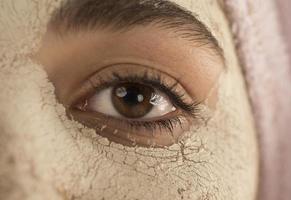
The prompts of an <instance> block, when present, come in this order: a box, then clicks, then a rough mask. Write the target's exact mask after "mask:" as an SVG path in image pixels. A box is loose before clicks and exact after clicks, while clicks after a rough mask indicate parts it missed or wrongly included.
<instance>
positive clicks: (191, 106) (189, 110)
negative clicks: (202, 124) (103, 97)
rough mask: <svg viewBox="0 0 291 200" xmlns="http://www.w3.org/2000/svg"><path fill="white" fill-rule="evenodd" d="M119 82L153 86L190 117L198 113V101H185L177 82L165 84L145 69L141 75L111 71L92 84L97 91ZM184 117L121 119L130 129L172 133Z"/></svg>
mask: <svg viewBox="0 0 291 200" xmlns="http://www.w3.org/2000/svg"><path fill="white" fill-rule="evenodd" d="M121 82H127V83H128V82H129V83H140V84H146V85H149V86H151V87H154V88H155V89H158V90H160V91H161V92H164V93H165V94H166V95H167V96H168V97H169V99H170V101H171V103H172V104H173V105H174V106H176V107H179V108H180V109H182V110H183V111H184V112H185V113H186V114H187V115H189V116H190V117H191V118H193V119H196V118H197V117H198V115H199V109H198V107H199V105H200V102H196V101H195V100H194V101H193V102H192V103H186V102H185V100H184V96H185V93H183V92H179V91H177V85H178V82H176V83H174V84H172V85H167V84H166V83H165V82H164V81H163V80H162V77H161V75H159V74H156V75H149V74H148V73H147V72H146V71H145V72H144V74H143V75H137V74H135V75H126V76H121V75H120V74H118V73H117V72H112V73H111V75H110V76H109V77H107V78H106V80H104V79H103V78H101V77H99V83H98V85H97V86H95V85H94V84H93V83H92V85H94V89H95V91H96V92H98V91H100V90H102V89H105V88H108V87H112V86H114V85H116V84H118V83H121ZM184 119H185V116H184V115H183V114H180V115H177V116H174V117H171V118H167V119H160V120H155V121H141V120H140V121H138V120H136V121H132V120H123V121H122V122H125V123H127V124H128V126H129V127H130V129H131V130H139V129H140V128H144V129H146V130H148V131H151V132H152V133H154V132H155V131H156V130H157V129H159V130H163V129H166V130H167V131H169V132H170V133H172V132H173V130H174V127H175V126H176V125H179V126H182V122H183V120H184Z"/></svg>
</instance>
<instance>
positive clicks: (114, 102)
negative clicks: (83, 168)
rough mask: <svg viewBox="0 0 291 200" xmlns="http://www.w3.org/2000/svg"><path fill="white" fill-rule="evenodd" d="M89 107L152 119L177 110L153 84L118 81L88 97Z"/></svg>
mask: <svg viewBox="0 0 291 200" xmlns="http://www.w3.org/2000/svg"><path fill="white" fill-rule="evenodd" d="M87 107H88V109H89V110H91V111H96V112H100V113H103V114H106V115H110V116H114V117H120V118H128V119H150V118H157V117H161V116H164V115H166V114H168V113H171V112H174V111H175V110H176V108H175V106H174V105H173V104H172V103H171V101H170V99H169V98H168V97H167V96H166V95H165V94H163V93H162V92H161V91H159V90H157V89H155V88H153V87H152V86H149V85H145V84H140V83H130V82H128V83H118V84H116V85H115V86H113V87H109V88H106V89H104V90H102V91H100V92H97V93H96V94H95V95H94V96H93V97H91V98H90V99H88V105H87Z"/></svg>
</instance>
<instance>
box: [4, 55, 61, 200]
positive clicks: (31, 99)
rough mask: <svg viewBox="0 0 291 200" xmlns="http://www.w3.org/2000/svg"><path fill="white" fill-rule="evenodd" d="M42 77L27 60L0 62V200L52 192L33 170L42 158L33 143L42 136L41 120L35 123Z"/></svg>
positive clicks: (39, 174) (40, 109)
mask: <svg viewBox="0 0 291 200" xmlns="http://www.w3.org/2000/svg"><path fill="white" fill-rule="evenodd" d="M2 61H3V59H2ZM3 63H6V64H5V66H4V64H3ZM44 78H45V76H44V73H41V70H40V68H38V67H37V66H36V65H35V64H33V63H32V62H31V61H30V60H29V59H25V58H23V59H22V58H13V59H6V60H5V62H0V199H7V200H10V199H31V198H32V197H37V196H38V198H36V199H45V198H42V193H51V194H54V193H55V191H54V189H53V188H52V186H51V185H50V184H47V182H46V181H47V180H46V178H44V176H45V174H43V171H42V169H40V168H38V167H37V166H38V165H37V163H38V162H39V160H40V158H41V157H43V155H41V152H40V151H39V150H40V149H41V147H40V146H39V144H38V142H37V141H39V140H42V139H41V138H42V137H43V136H44V134H45V129H43V128H42V126H43V124H42V123H43V121H42V120H36V117H39V116H42V113H41V112H42V106H43V102H45V100H43V99H44V98H43V97H42V94H41V89H42V88H41V87H42V85H41V81H40V80H42V79H44ZM56 199H57V198H56Z"/></svg>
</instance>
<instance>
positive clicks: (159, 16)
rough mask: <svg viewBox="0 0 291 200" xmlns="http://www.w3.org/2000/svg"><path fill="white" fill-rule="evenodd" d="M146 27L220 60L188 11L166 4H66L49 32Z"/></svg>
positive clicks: (114, 0)
mask: <svg viewBox="0 0 291 200" xmlns="http://www.w3.org/2000/svg"><path fill="white" fill-rule="evenodd" d="M149 24H155V25H158V26H159V27H161V28H163V29H167V30H170V31H174V32H175V33H177V34H178V35H179V36H180V37H182V38H184V39H187V40H189V41H191V42H195V43H196V44H198V45H199V46H207V47H211V49H213V50H214V51H215V52H216V53H217V54H218V55H219V56H221V57H222V58H223V50H222V48H221V47H220V46H219V43H218V41H217V40H216V38H215V37H214V36H213V35H212V33H211V32H210V31H209V30H208V28H207V27H206V26H205V25H204V24H203V23H202V22H201V21H200V20H199V19H198V18H197V17H196V16H194V15H193V14H192V13H191V12H190V11H187V10H185V9H183V8H182V7H180V6H179V5H177V4H175V3H173V2H170V1H167V0H66V1H65V2H63V3H62V5H61V6H60V8H59V9H57V10H56V11H55V12H54V13H53V16H52V18H51V20H50V22H49V28H52V29H53V30H54V31H57V32H59V33H66V32H72V31H79V30H94V29H96V28H104V29H105V28H110V29H112V30H119V31H123V30H124V31H126V30H130V29H132V28H134V27H136V26H146V25H149Z"/></svg>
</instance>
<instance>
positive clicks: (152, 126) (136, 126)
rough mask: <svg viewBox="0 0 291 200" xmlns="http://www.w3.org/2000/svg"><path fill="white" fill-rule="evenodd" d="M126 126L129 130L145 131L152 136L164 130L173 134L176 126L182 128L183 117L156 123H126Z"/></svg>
mask: <svg viewBox="0 0 291 200" xmlns="http://www.w3.org/2000/svg"><path fill="white" fill-rule="evenodd" d="M127 123H128V125H129V126H130V129H131V130H136V131H138V130H140V129H146V130H147V131H149V132H151V133H152V134H154V133H155V132H156V130H160V131H163V130H166V131H168V132H170V133H173V132H174V129H175V127H176V126H180V127H181V128H182V123H183V117H182V116H176V117H172V118H168V119H161V120H156V121H152V122H151V121H128V122H127Z"/></svg>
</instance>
